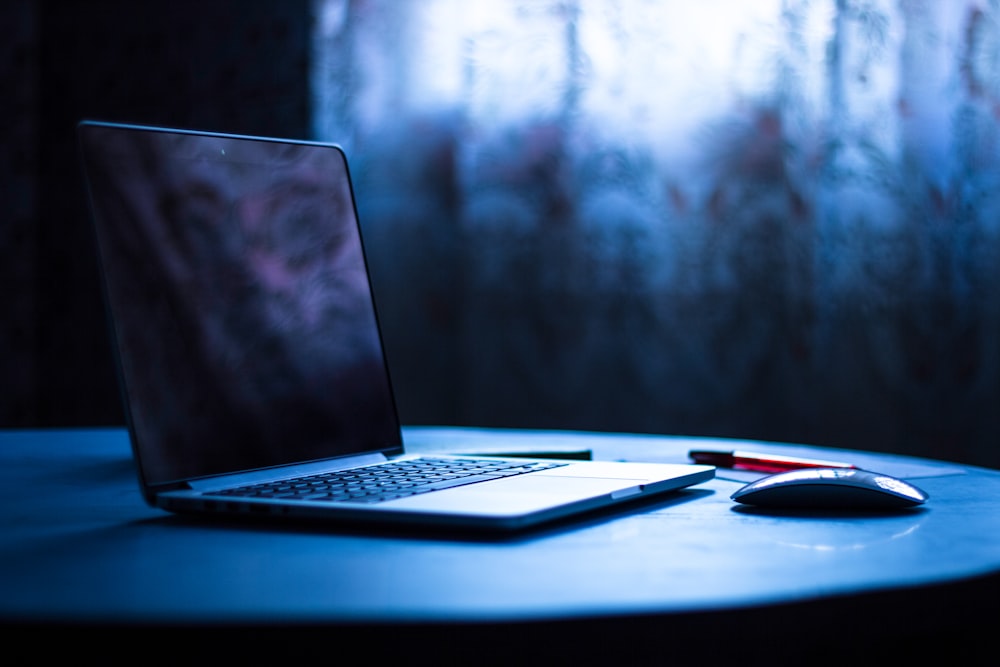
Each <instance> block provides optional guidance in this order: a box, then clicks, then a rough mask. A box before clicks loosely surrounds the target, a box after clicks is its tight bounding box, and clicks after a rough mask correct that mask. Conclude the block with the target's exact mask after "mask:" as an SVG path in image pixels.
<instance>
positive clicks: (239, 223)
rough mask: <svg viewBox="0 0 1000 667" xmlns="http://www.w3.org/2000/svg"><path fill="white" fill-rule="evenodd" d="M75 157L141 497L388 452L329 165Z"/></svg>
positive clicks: (365, 312)
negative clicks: (88, 194) (96, 226)
mask: <svg viewBox="0 0 1000 667" xmlns="http://www.w3.org/2000/svg"><path fill="white" fill-rule="evenodd" d="M82 140H83V141H84V142H85V145H86V151H85V156H86V159H87V162H86V168H87V174H88V176H89V178H90V179H91V180H92V181H93V183H94V187H93V193H94V196H93V200H92V205H93V207H94V209H95V210H96V212H97V214H98V215H99V216H101V218H102V219H104V220H105V224H103V225H102V226H101V234H100V236H99V242H100V246H101V247H100V251H101V256H102V257H103V258H104V270H105V272H106V273H107V278H108V280H107V289H108V290H110V292H111V294H110V295H109V296H110V302H111V304H112V308H114V310H115V317H114V329H115V330H114V335H115V336H116V338H117V342H118V345H120V346H121V347H122V349H123V350H124V353H123V354H122V355H121V363H122V368H121V372H122V373H123V374H124V376H125V377H124V379H125V382H124V386H125V390H126V391H127V392H128V400H127V401H126V405H127V408H128V411H129V413H130V421H131V424H132V426H133V428H134V434H133V435H134V438H135V440H136V443H137V444H138V450H139V454H140V456H141V458H142V466H143V471H144V473H145V477H146V481H147V483H149V484H153V485H159V484H164V483H169V482H172V481H175V480H180V479H188V478H192V477H203V476H206V475H216V474H219V473H227V472H234V471H237V470H247V469H254V468H264V467H270V466H275V465H281V464H287V463H299V462H302V461H308V460H312V459H318V458H326V457H329V456H331V455H336V454H351V453H358V452H361V451H372V450H385V451H387V452H390V453H392V452H398V451H400V449H401V442H400V440H399V430H398V424H397V420H396V414H395V408H394V405H393V399H392V394H391V392H390V389H389V381H388V377H387V370H386V368H385V364H384V362H383V354H382V350H381V344H380V339H379V331H378V325H377V322H376V315H375V310H374V307H373V303H372V294H371V291H370V289H369V283H368V279H367V273H366V268H365V257H364V253H363V251H362V246H361V238H360V236H359V233H358V225H357V219H356V215H355V209H354V201H353V199H352V193H351V190H350V188H349V186H348V184H349V180H348V177H347V164H346V162H345V160H344V156H343V153H342V152H341V151H339V150H331V148H330V147H328V146H322V147H320V146H314V145H309V144H303V143H296V144H289V143H281V142H276V141H267V140H258V141H246V140H239V139H235V138H227V137H223V136H207V135H202V134H187V133H167V132H142V131H132V132H128V131H124V132H123V131H121V130H120V129H117V128H113V127H107V128H102V127H89V128H88V129H87V131H85V132H83V134H82ZM179 389H180V390H179ZM206 442H210V443H212V444H211V446H208V447H206V446H205V445H204V443H206Z"/></svg>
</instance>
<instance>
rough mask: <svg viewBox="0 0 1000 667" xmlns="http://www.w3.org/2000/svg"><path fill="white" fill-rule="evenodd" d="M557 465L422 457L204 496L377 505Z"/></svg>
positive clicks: (552, 462) (207, 492)
mask: <svg viewBox="0 0 1000 667" xmlns="http://www.w3.org/2000/svg"><path fill="white" fill-rule="evenodd" d="M564 465H566V463H560V462H557V461H525V462H520V461H498V460H495V459H467V458H466V459H444V458H432V457H424V458H418V459H409V460H404V461H391V462H389V463H382V464H378V465H373V466H365V467H362V468H350V469H347V470H337V471H334V472H326V473H321V474H316V475H307V476H304V477H296V478H294V479H283V480H279V481H275V482H263V483H258V484H248V485H246V486H240V487H236V488H232V489H223V490H221V491H206V492H205V494H204V495H208V496H228V497H234V496H235V497H240V498H274V499H279V498H280V499H283V500H302V501H320V502H361V503H377V502H382V501H385V500H394V499H396V498H405V497H406V496H412V495H416V494H418V493H427V492H430V491H439V490H441V489H450V488H452V487H456V486H463V485H465V484H474V483H476V482H484V481H487V480H493V479H499V478H501V477H510V476H512V475H523V474H524V473H528V472H537V471H539V470H548V469H550V468H558V467H560V466H564Z"/></svg>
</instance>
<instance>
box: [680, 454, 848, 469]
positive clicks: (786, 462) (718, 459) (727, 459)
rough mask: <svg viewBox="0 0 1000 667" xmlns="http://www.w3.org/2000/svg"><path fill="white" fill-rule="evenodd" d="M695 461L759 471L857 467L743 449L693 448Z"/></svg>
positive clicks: (722, 466) (692, 457) (691, 455)
mask: <svg viewBox="0 0 1000 667" xmlns="http://www.w3.org/2000/svg"><path fill="white" fill-rule="evenodd" d="M688 456H690V457H691V460H693V461H694V462H695V463H705V464H708V465H713V466H718V467H720V468H733V469H734V470H754V471H757V472H784V471H786V470H800V469H802V468H855V467H857V466H854V465H851V464H850V463H841V462H839V461H824V460H822V459H804V458H799V457H797V456H781V455H780V454H761V453H757V452H742V451H731V452H722V451H713V450H705V449H693V450H691V451H690V452H688Z"/></svg>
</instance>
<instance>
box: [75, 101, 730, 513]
mask: <svg viewBox="0 0 1000 667" xmlns="http://www.w3.org/2000/svg"><path fill="white" fill-rule="evenodd" d="M77 130H78V138H79V143H80V149H81V154H82V158H83V167H84V169H83V171H84V176H85V181H86V184H87V188H88V193H89V202H90V209H91V213H92V215H91V217H92V220H93V224H94V230H95V236H96V246H97V253H98V256H99V266H100V270H101V274H102V281H103V288H104V294H105V303H106V305H107V311H108V319H109V329H110V331H111V338H112V345H113V348H114V351H115V353H116V355H115V356H116V366H117V372H118V376H119V379H120V386H121V391H122V397H123V403H124V407H125V414H126V417H127V425H128V432H129V439H130V442H131V445H132V450H133V454H134V456H135V460H136V463H137V467H138V471H139V481H140V485H141V488H142V492H143V496H144V498H145V500H146V502H148V503H149V504H150V505H152V506H155V507H158V508H162V509H163V510H167V511H169V512H184V513H202V514H237V515H253V516H261V517H271V518H274V519H279V518H292V519H315V520H331V521H334V522H373V523H376V522H377V523H400V524H410V525H417V524H422V523H426V524H428V525H432V526H438V527H442V526H452V527H462V528H482V529H494V530H501V531H503V530H516V529H521V528H526V527H529V526H533V525H536V524H539V523H541V522H545V521H551V520H553V519H557V518H564V517H567V516H569V515H572V514H574V513H578V512H585V511H592V510H595V509H597V508H601V507H607V506H609V505H613V504H615V503H620V502H624V501H630V500H635V499H637V498H639V497H642V496H647V495H651V494H659V493H666V492H671V491H676V490H678V489H681V488H683V487H687V486H690V485H693V484H697V483H700V482H704V481H707V480H709V479H711V478H712V477H714V471H715V469H714V467H713V466H708V465H695V464H676V465H675V464H664V463H648V464H647V463H640V462H628V463H626V462H601V461H592V460H590V461H570V460H566V461H558V460H549V459H537V460H535V459H515V458H503V457H500V458H494V457H468V456H466V457H463V456H436V457H433V458H434V459H436V462H435V461H426V462H424V461H422V462H417V461H415V459H418V458H429V457H426V456H425V457H419V456H417V455H415V454H407V453H406V452H405V448H404V442H403V436H402V433H403V430H402V429H401V427H400V422H399V418H398V416H397V410H396V402H395V398H394V396H393V391H392V387H391V384H390V377H389V368H388V364H387V359H386V356H385V354H384V350H383V343H382V337H381V333H380V329H379V322H378V317H377V311H376V305H375V300H374V295H373V291H372V286H371V283H370V280H369V272H368V268H367V264H366V260H365V253H364V248H363V242H362V238H361V226H360V225H359V221H358V216H357V209H356V206H355V200H354V193H353V189H352V188H353V186H352V184H351V178H350V174H349V170H348V163H347V158H346V156H345V153H344V151H343V150H342V148H340V147H339V146H337V145H335V144H327V143H319V142H309V141H298V140H283V139H276V138H267V137H250V136H240V135H233V134H220V133H210V132H199V131H191V130H182V129H171V128H161V127H147V126H137V125H126V124H118V123H107V122H101V121H92V120H85V121H82V122H81V123H80V124H79V125H78V128H77ZM470 459H472V460H470ZM476 460H478V462H476ZM464 464H469V465H471V466H472V469H471V471H469V470H464V469H462V468H463V465H464ZM387 466H388V467H393V466H396V467H398V466H403V467H404V468H407V470H402V471H398V470H397V471H394V475H395V476H393V477H390V478H389V479H388V480H387V479H374V476H375V473H377V472H378V471H380V470H382V469H383V467H387ZM435 466H437V468H435ZM440 466H444V467H445V469H444V470H441V469H440ZM408 475H409V476H413V475H416V476H422V477H424V478H425V481H427V480H428V479H429V481H428V482H427V483H429V484H430V486H431V488H432V489H435V490H431V491H425V490H424V488H422V487H420V486H419V485H418V484H419V482H418V481H413V480H411V479H409V477H408ZM346 490H350V492H349V493H347V492H346Z"/></svg>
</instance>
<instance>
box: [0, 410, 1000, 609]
mask: <svg viewBox="0 0 1000 667" xmlns="http://www.w3.org/2000/svg"><path fill="white" fill-rule="evenodd" d="M404 441H405V443H406V447H407V450H408V451H410V452H433V451H446V452H476V453H490V452H499V451H503V452H511V451H525V450H550V451H575V450H580V449H586V450H590V451H591V452H592V453H593V458H595V459H608V460H615V459H622V460H642V461H666V462H684V461H687V452H688V450H689V449H692V448H713V447H717V448H752V449H755V450H762V451H769V452H775V453H783V454H790V455H803V456H814V457H815V456H822V457H823V458H827V459H830V458H836V459H844V460H849V461H850V462H852V463H855V464H856V465H858V466H859V467H866V468H869V469H874V470H879V471H881V472H885V473H887V474H891V475H895V476H898V477H902V478H905V479H909V480H911V481H912V482H914V483H915V484H917V485H918V486H920V487H921V488H923V489H924V490H925V491H927V492H928V493H929V494H930V500H929V501H928V502H927V504H926V505H925V506H923V507H922V508H920V509H917V510H915V511H910V512H904V513H894V514H877V515H851V514H837V513H832V514H822V515H809V514H801V513H800V514H795V513H760V512H754V511H747V508H743V507H742V506H739V505H737V504H735V503H733V502H732V501H731V500H730V498H729V496H730V494H731V493H732V492H733V491H735V490H736V489H737V488H739V487H740V486H741V485H742V484H743V483H745V482H746V481H749V479H751V478H752V477H753V474H752V473H745V472H734V471H728V470H723V469H720V470H719V471H718V477H717V478H716V479H715V480H712V481H711V482H708V483H704V484H700V485H697V486H695V487H691V488H689V489H686V490H684V491H681V492H679V493H676V494H673V495H670V496H667V497H665V498H662V499H658V500H655V501H651V502H643V503H641V504H639V505H637V506H634V507H629V508H626V509H624V510H614V511H610V512H609V511H602V512H599V513H596V514H593V515H589V516H586V517H583V518H580V519H574V520H571V521H562V522H559V523H556V524H554V525H551V526H547V527H544V528H542V529H537V530H533V531H530V532H527V533H524V534H518V535H515V536H511V537H505V538H490V537H485V536H467V535H460V534H454V533H452V534H431V535H423V534H417V533H413V532H406V533H404V532H399V531H391V530H385V529H379V530H377V531H366V530H362V529H358V528H355V529H338V530H333V529H329V528H321V527H316V526H295V527H279V526H277V525H274V524H259V523H254V524H251V523H237V522H225V523H214V522H213V523H210V522H207V521H205V520H201V519H192V518H186V517H179V516H173V515H170V514H167V513H165V512H162V511H160V510H158V509H154V508H151V507H148V506H147V505H145V504H144V503H143V501H142V499H141V496H140V493H139V489H138V484H137V481H136V478H135V471H134V467H133V463H132V459H131V456H130V451H129V445H128V437H127V434H126V432H125V431H124V429H117V428H106V429H66V430H61V429H56V430H7V431H0V498H2V501H0V526H2V530H0V545H2V549H0V590H2V591H3V594H2V595H0V622H3V623H8V624H10V623H16V624H22V625H23V624H27V625H31V624H40V625H44V624H74V623H87V624H91V625H93V624H108V625H122V624H146V625H157V624H166V625H170V624H199V623H206V624H251V625H254V624H260V625H264V624H271V625H274V624H285V625H294V624H300V625H308V626H314V627H315V626H326V627H335V626H338V625H343V626H345V627H348V626H350V627H362V626H365V625H366V624H370V625H372V626H386V625H393V624H396V625H401V626H402V625H412V624H446V625H452V626H455V625H458V626H461V625H477V624H478V625H482V624H490V623H501V624H503V623H552V622H567V621H573V620H580V621H585V620H593V619H604V620H608V619H623V618H633V619H635V618H645V619H649V618H657V617H659V618H664V617H670V618H674V619H676V618H679V617H682V616H687V617H689V618H698V617H701V616H700V615H703V614H704V613H716V614H718V613H729V614H739V613H743V612H745V613H749V612H752V611H753V610H762V609H767V608H772V607H774V606H776V605H777V606H779V607H780V606H781V605H792V607H794V605H795V604H797V603H804V602H810V601H817V600H838V599H845V598H847V599H849V598H850V597H851V596H853V595H859V594H869V595H870V594H875V595H877V594H879V593H885V592H892V591H897V592H901V593H902V592H909V593H910V594H912V592H913V591H922V590H940V589H941V586H942V585H948V584H954V585H956V586H958V585H960V584H961V583H962V582H968V581H982V580H985V581H989V582H995V580H996V577H997V575H998V574H1000V472H998V471H994V470H988V469H983V468H975V467H969V466H963V465H958V464H952V463H945V462H937V461H929V460H924V459H914V458H909V457H902V456H893V455H883V454H873V453H867V452H859V451H850V450H833V449H820V448H812V447H806V446H793V445H783V444H778V443H760V442H753V443H748V442H746V441H733V440H715V439H704V438H685V437H670V436H651V435H630V434H605V433H581V432H558V431H523V430H502V429H469V428H445V427H408V428H405V429H404ZM748 475H749V476H748ZM30 489H34V490H37V491H39V492H40V493H37V494H35V493H31V494H29V490H30ZM984 578H985V579H984ZM980 588H981V587H980V586H978V585H977V586H975V587H973V590H979V589H980ZM982 602H983V601H982V600H979V601H977V604H982ZM985 603H986V604H991V603H990V601H989V600H987V601H986V602H985ZM998 609H1000V606H998V601H997V599H996V598H993V602H992V606H991V607H990V608H988V609H987V610H986V614H987V618H990V619H991V620H992V621H996V620H1000V614H998V612H997V610H998ZM977 614H979V615H980V617H982V610H979V611H977Z"/></svg>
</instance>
